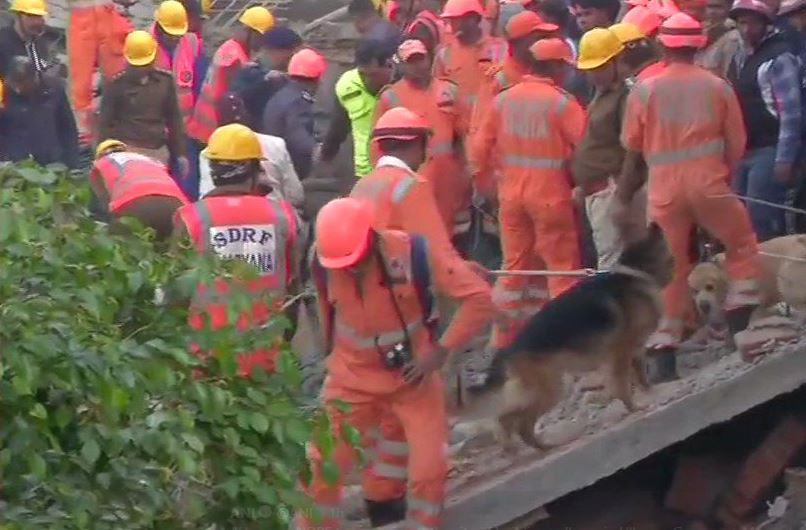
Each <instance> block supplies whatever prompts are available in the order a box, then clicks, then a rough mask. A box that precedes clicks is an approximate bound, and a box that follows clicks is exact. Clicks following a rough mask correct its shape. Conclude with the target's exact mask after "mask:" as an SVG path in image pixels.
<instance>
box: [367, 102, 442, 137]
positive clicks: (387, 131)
mask: <svg viewBox="0 0 806 530" xmlns="http://www.w3.org/2000/svg"><path fill="white" fill-rule="evenodd" d="M430 132H431V128H430V127H429V126H428V122H427V121H425V118H423V117H422V116H420V115H419V114H417V113H415V112H412V111H410V110H409V109H407V108H405V107H395V108H393V109H389V110H387V111H386V112H384V113H383V116H381V117H380V118H378V122H377V123H376V124H375V130H373V131H372V138H373V139H374V140H416V139H417V138H421V137H423V136H427V135H428V134H429V133H430Z"/></svg>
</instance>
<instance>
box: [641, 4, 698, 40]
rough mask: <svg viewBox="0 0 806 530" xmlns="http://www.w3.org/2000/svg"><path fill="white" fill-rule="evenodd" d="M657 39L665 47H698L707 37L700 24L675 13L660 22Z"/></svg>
mask: <svg viewBox="0 0 806 530" xmlns="http://www.w3.org/2000/svg"><path fill="white" fill-rule="evenodd" d="M636 9H637V8H636ZM658 40H659V41H660V43H661V44H663V45H664V46H666V47H667V48H698V49H699V48H702V47H703V46H705V43H706V42H707V40H708V37H706V36H705V33H703V30H702V24H700V23H699V22H697V21H696V20H694V19H693V18H692V17H690V16H689V15H687V14H685V13H675V14H674V15H672V16H670V17H669V18H667V19H666V20H665V21H664V22H663V24H661V26H660V34H659V35H658Z"/></svg>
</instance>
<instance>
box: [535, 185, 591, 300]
mask: <svg viewBox="0 0 806 530" xmlns="http://www.w3.org/2000/svg"><path fill="white" fill-rule="evenodd" d="M527 200H528V199H527ZM534 203H535V204H539V203H538V201H534ZM528 211H529V214H530V215H531V216H532V218H533V223H534V226H535V234H536V241H535V251H536V252H537V254H538V255H540V257H541V258H542V259H543V261H545V262H546V267H547V268H548V270H550V271H571V270H577V269H579V268H580V267H581V266H582V250H581V249H580V236H579V224H578V223H577V214H576V210H575V209H574V203H573V200H572V199H571V197H570V196H569V197H568V199H567V200H561V201H559V202H557V203H555V204H548V205H540V206H539V207H537V208H531V209H529V210H528ZM578 281H579V278H576V277H573V276H549V278H548V285H549V294H550V295H551V297H552V298H556V297H557V296H559V295H561V294H562V293H563V292H565V291H566V290H568V289H570V288H571V287H573V286H574V285H576V283H577V282H578Z"/></svg>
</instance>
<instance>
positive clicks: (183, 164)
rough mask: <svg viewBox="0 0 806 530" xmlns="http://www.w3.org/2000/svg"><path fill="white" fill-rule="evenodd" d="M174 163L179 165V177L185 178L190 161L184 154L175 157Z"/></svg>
mask: <svg viewBox="0 0 806 530" xmlns="http://www.w3.org/2000/svg"><path fill="white" fill-rule="evenodd" d="M176 165H177V166H179V167H178V169H179V177H180V178H183V179H186V178H188V175H190V161H189V160H188V157H186V156H180V157H178V158H177V159H176Z"/></svg>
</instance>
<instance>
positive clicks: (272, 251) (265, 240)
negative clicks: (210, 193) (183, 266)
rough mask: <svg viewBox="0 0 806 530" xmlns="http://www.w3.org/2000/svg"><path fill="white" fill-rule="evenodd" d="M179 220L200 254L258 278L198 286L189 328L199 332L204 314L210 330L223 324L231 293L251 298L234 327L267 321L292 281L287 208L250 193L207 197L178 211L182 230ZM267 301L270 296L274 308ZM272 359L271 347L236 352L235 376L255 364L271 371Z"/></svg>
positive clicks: (291, 226) (292, 222) (293, 231)
mask: <svg viewBox="0 0 806 530" xmlns="http://www.w3.org/2000/svg"><path fill="white" fill-rule="evenodd" d="M180 220H181V222H182V223H183V224H184V226H185V227H186V228H187V231H188V233H189V234H190V237H191V239H192V240H193V243H194V244H195V245H196V248H197V249H198V251H199V252H209V251H212V252H215V253H216V254H217V255H218V256H219V257H221V258H223V259H238V260H242V261H246V262H247V263H251V264H252V265H254V266H256V267H257V268H258V269H259V271H260V278H258V279H256V280H251V281H248V282H244V283H239V284H238V285H233V284H231V283H230V282H226V281H224V280H217V281H216V282H215V284H214V286H213V287H212V288H208V287H206V286H203V285H200V286H199V287H198V289H197V291H196V297H195V299H194V300H193V302H192V304H191V311H190V316H189V324H190V327H191V328H193V329H195V330H202V329H204V327H205V322H206V320H207V319H206V318H205V317H204V315H205V314H206V315H208V317H209V321H210V328H211V329H214V330H215V329H221V328H224V327H226V326H228V325H229V324H230V323H229V320H228V318H227V305H226V297H227V294H228V293H229V292H230V291H231V290H234V289H239V290H244V291H246V292H247V293H249V295H250V296H252V297H254V299H255V301H254V303H253V305H252V308H251V311H250V312H247V313H242V314H241V315H240V316H239V318H238V322H237V323H236V324H235V326H236V328H237V329H239V330H245V329H249V328H250V327H254V326H260V325H263V324H265V323H266V322H268V320H269V319H270V318H271V315H272V314H273V313H274V312H276V311H277V310H278V308H279V307H280V304H281V303H282V301H283V298H284V297H285V295H286V294H287V293H288V289H289V285H290V283H291V280H292V277H293V259H294V253H293V248H294V245H295V243H296V237H297V222H296V217H295V216H294V212H293V208H292V207H291V205H290V204H289V203H287V202H286V201H283V200H278V199H272V198H267V197H257V196H252V195H243V196H218V197H207V198H205V199H201V200H200V201H198V202H195V203H193V204H188V205H187V206H183V207H182V208H180V209H179V210H178V211H177V212H176V217H175V224H176V225H177V226H181V225H180V224H179V222H180ZM269 297H274V299H275V303H274V304H272V303H271V302H269V301H268V298H269ZM276 356H277V351H276V349H274V348H263V349H260V350H257V351H254V352H251V353H248V354H241V355H239V358H238V364H239V367H240V372H241V374H242V375H245V376H246V375H249V374H250V373H251V371H252V369H254V368H255V367H257V366H261V367H263V368H264V369H265V370H266V371H272V370H273V369H274V362H275V358H276Z"/></svg>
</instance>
